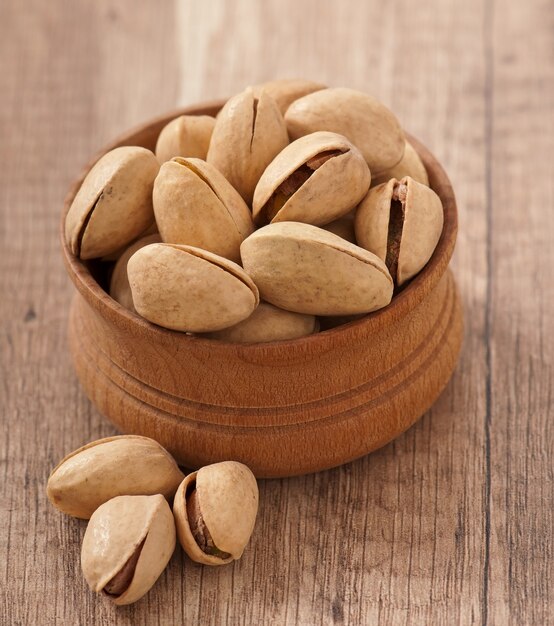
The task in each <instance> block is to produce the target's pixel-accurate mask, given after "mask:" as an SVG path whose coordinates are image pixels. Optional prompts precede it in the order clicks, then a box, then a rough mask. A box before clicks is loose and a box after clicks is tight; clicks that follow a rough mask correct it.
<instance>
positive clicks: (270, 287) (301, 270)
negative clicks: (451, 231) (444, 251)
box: [241, 222, 393, 315]
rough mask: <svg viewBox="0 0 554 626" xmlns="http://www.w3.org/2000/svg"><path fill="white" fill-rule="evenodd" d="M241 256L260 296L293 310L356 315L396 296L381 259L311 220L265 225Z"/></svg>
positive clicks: (313, 313)
mask: <svg viewBox="0 0 554 626" xmlns="http://www.w3.org/2000/svg"><path fill="white" fill-rule="evenodd" d="M241 256H242V260H243V264H244V269H245V270H246V271H247V272H248V274H249V275H250V276H251V277H252V279H253V280H254V282H255V283H256V285H257V286H258V289H259V290H260V294H261V297H262V298H263V299H264V300H266V301H267V302H270V303H271V304H274V305H275V306H278V307H281V308H283V309H286V310H288V311H295V312H297V313H308V314H312V315H354V314H356V313H369V312H370V311H375V310H377V309H380V308H382V307H384V306H386V305H387V304H389V302H390V300H391V298H392V291H393V282H392V279H391V277H390V274H389V272H388V270H387V267H386V265H385V264H384V263H383V261H382V260H381V259H379V258H378V257H377V256H375V255H374V254H372V253H371V252H369V253H368V251H367V250H364V249H363V248H359V247H358V246H355V245H354V244H351V243H349V242H348V241H345V240H344V239H342V238H341V237H338V236H337V235H335V234H333V233H330V232H327V231H326V230H323V229H321V228H317V227H315V226H311V225H309V224H300V223H297V222H279V223H277V224H269V225H268V226H264V227H263V228H260V229H259V230H257V231H255V232H254V233H253V234H252V235H250V237H248V238H247V239H245V240H244V241H243V242H242V245H241Z"/></svg>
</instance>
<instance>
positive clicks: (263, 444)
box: [61, 102, 462, 477]
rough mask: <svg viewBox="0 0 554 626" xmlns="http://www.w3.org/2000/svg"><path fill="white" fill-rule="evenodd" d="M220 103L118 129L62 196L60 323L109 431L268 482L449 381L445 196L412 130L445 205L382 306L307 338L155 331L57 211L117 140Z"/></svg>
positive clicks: (440, 173)
mask: <svg viewBox="0 0 554 626" xmlns="http://www.w3.org/2000/svg"><path fill="white" fill-rule="evenodd" d="M221 104H222V103H221V102H217V103H210V104H206V105H201V106H197V107H191V108H188V109H183V110H180V111H175V112H173V113H172V114H169V115H166V116H164V117H162V118H158V119H156V120H154V121H153V122H149V123H147V124H145V125H143V126H141V127H139V128H137V129H135V130H134V131H131V132H129V133H127V134H126V135H124V136H122V137H121V138H120V139H119V140H117V141H116V142H114V143H113V144H112V145H110V146H108V147H107V148H106V149H105V150H103V151H102V152H101V153H100V154H99V155H97V157H96V158H95V159H94V160H93V161H91V163H90V165H89V167H87V168H86V170H85V171H84V172H83V174H82V175H81V176H80V177H79V179H78V180H77V181H76V183H75V184H74V185H73V187H72V189H71V191H70V192H69V194H68V196H67V198H66V201H65V205H64V210H63V215H62V233H61V240H62V248H63V255H64V260H65V265H66V268H67V271H68V273H69V275H70V277H71V279H72V281H73V283H74V284H75V286H76V288H77V294H76V295H75V297H74V299H73V303H72V307H71V313H70V321H69V339H70V348H71V352H72V355H73V359H74V363H75V368H76V370H77V375H78V377H79V379H80V381H81V384H82V385H83V387H84V389H85V391H86V393H87V395H88V396H89V398H90V399H91V400H92V402H93V403H94V404H95V405H96V406H97V407H98V409H99V410H100V411H101V412H102V413H103V414H104V415H106V416H107V417H108V418H109V419H110V421H111V422H112V423H113V424H114V425H115V426H116V427H117V428H118V429H119V430H121V431H122V432H126V433H134V434H141V435H146V436H149V437H153V438H154V439H156V440H157V441H159V442H160V443H161V444H162V445H164V446H165V447H166V448H167V449H168V450H170V451H171V452H172V453H173V454H174V455H175V457H176V459H177V460H178V461H179V463H181V464H182V465H184V466H186V467H199V466H201V465H206V464H208V463H213V462H216V461H221V460H228V459H233V460H238V461H242V462H244V463H246V464H247V465H248V466H249V467H251V469H252V471H253V472H254V473H255V474H256V476H258V477H276V476H292V475H296V474H303V473H308V472H314V471H318V470H322V469H327V468H330V467H333V466H336V465H340V464H342V463H346V462H347V461H351V460H353V459H355V458H358V457H360V456H363V455H365V454H367V453H368V452H371V451H372V450H375V449H377V448H379V447H381V446H383V445H384V444H386V443H387V442H389V441H391V440H392V439H394V438H395V437H396V436H398V435H399V434H400V433H402V432H403V431H405V430H406V429H407V428H409V427H410V426H411V425H412V424H413V423H414V422H415V421H416V420H417V419H418V418H419V417H420V416H421V415H422V414H423V413H424V412H425V411H426V410H427V409H428V408H429V407H430V406H431V405H432V404H433V402H434V401H435V399H436V398H437V396H438V395H439V394H440V392H441V391H442V389H443V388H444V386H445V385H446V383H447V382H448V380H449V378H450V376H451V374H452V371H453V369H454V366H455V364H456V361H457V357H458V354H459V351H460V345H461V339H462V311H461V306H460V299H459V296H458V293H457V290H456V286H455V283H454V279H453V277H452V274H451V272H450V271H449V270H448V263H449V261H450V257H451V255H452V252H453V249H454V244H455V240H456V232H457V210H456V201H455V198H454V193H453V190H452V187H451V185H450V182H449V180H448V177H447V176H446V173H445V172H444V170H443V169H442V167H441V166H440V164H439V163H438V162H437V160H436V159H435V158H434V157H433V155H432V154H431V153H430V152H429V151H428V150H427V149H426V148H425V147H424V146H422V145H421V144H420V143H419V142H418V141H417V140H415V139H414V138H412V137H410V141H411V142H412V143H413V145H414V146H415V148H416V149H417V151H418V152H419V154H420V156H421V158H422V159H423V162H424V164H425V166H426V168H427V171H428V173H429V179H430V184H431V186H432V188H433V189H434V190H435V191H436V192H437V193H438V194H439V196H440V197H441V200H442V203H443V206H444V212H445V222H444V230H443V233H442V236H441V239H440V241H439V243H438V246H437V248H436V250H435V253H434V255H433V257H432V258H431V260H430V261H429V263H428V264H427V266H426V267H425V268H424V270H423V271H422V272H421V273H420V274H419V275H418V276H417V277H416V278H415V279H414V280H412V281H411V282H410V283H409V284H408V285H407V286H406V287H405V288H404V289H403V290H402V291H401V292H400V293H399V294H398V295H396V296H395V298H394V299H393V302H392V303H391V304H390V305H389V306H388V307H386V308H385V309H382V310H380V311H377V312H375V313H372V314H370V315H367V316H366V317H364V318H363V319H360V320H358V321H356V322H352V323H350V324H346V325H343V326H340V327H337V328H334V329H332V330H327V331H325V332H322V333H319V334H316V335H312V336H310V337H305V338H302V339H297V340H294V341H280V342H275V343H265V344H253V345H237V344H229V343H224V342H218V341H213V340H208V339H203V338H199V337H191V336H188V335H185V334H183V333H179V332H175V331H170V330H166V329H164V328H160V327H159V326H156V325H154V324H151V323H149V322H147V321H146V320H144V319H142V318H140V317H139V316H137V315H134V314H133V313H131V312H129V311H127V310H126V309H124V308H123V307H121V306H120V305H119V304H118V303H117V302H115V301H114V300H113V299H112V298H111V297H110V296H109V295H108V294H107V293H106V292H105V291H104V290H103V289H102V287H101V286H100V285H99V283H98V282H97V281H96V280H95V278H94V277H93V275H92V274H91V272H90V270H89V268H88V267H87V265H86V264H85V263H83V262H82V261H80V260H79V259H78V258H76V257H75V256H74V255H73V254H71V252H70V251H69V249H68V247H67V245H66V243H65V238H64V236H63V221H64V219H65V215H66V213H67V211H68V209H69V206H70V204H71V202H72V200H73V197H74V195H75V193H76V191H77V189H78V188H79V186H80V184H81V182H82V180H83V178H84V176H85V174H86V172H87V171H88V169H90V166H91V165H92V164H93V163H94V162H95V161H96V159H97V158H98V157H99V156H101V154H103V153H104V152H106V151H107V150H110V149H112V148H114V147H116V146H119V145H141V146H144V147H146V148H150V149H153V148H154V146H155V142H156V139H157V136H158V134H159V132H160V130H161V129H162V128H163V126H164V125H165V124H166V123H167V122H168V121H169V120H171V119H172V118H174V117H175V116H177V115H181V114H183V113H188V114H212V115H213V114H215V113H216V112H217V110H218V109H219V108H220V106H221Z"/></svg>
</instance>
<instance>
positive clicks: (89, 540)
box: [81, 495, 175, 604]
mask: <svg viewBox="0 0 554 626" xmlns="http://www.w3.org/2000/svg"><path fill="white" fill-rule="evenodd" d="M174 550H175V523H174V521H173V515H172V513H171V509H170V507H169V505H168V503H167V501H166V499H165V498H164V497H163V496H162V495H151V496H117V497H115V498H112V499H111V500H109V501H108V502H106V503H105V504H103V505H102V506H100V507H99V508H98V509H96V511H95V512H94V513H93V515H92V517H91V518H90V522H89V524H88V526H87V530H86V532H85V536H84V538H83V545H82V548H81V567H82V569H83V574H84V576H85V580H86V581H87V583H88V585H89V587H90V588H91V589H92V590H93V591H95V592H96V593H102V594H104V595H105V596H106V597H108V598H109V599H110V600H112V601H113V602H114V603H115V604H131V603H132V602H136V601H137V600H139V599H140V598H141V597H142V596H143V595H144V594H145V593H147V592H148V591H149V590H150V588H151V587H152V586H153V585H154V583H155V582H156V580H158V578H159V576H160V574H161V573H162V572H163V570H164V569H165V566H166V565H167V563H168V562H169V559H170V558H171V555H172V554H173V551H174Z"/></svg>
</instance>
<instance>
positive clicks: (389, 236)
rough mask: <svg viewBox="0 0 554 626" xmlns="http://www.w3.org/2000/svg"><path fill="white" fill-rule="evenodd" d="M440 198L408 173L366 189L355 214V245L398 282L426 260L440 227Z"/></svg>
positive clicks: (438, 234)
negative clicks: (375, 258) (374, 259)
mask: <svg viewBox="0 0 554 626" xmlns="http://www.w3.org/2000/svg"><path fill="white" fill-rule="evenodd" d="M443 220H444V216H443V208H442V203H441V200H440V198H439V197H438V196H437V194H436V193H435V192H434V191H433V190H432V189H431V188H430V187H427V186H426V185H422V184H421V183H418V182H416V181H415V180H413V179H412V178H410V177H409V176H407V177H405V178H403V179H402V180H400V181H399V180H397V179H396V178H392V179H391V180H389V181H388V182H387V183H382V184H381V185H378V186H377V187H373V189H370V191H369V193H368V194H367V196H366V197H365V198H364V200H363V201H362V203H361V204H360V206H359V207H358V211H357V213H356V220H355V230H356V239H357V241H358V244H359V245H360V246H362V247H363V248H365V249H366V250H370V251H371V252H373V253H374V254H376V255H377V256H378V257H379V258H380V259H382V260H384V261H385V262H386V265H387V267H388V268H389V271H390V273H391V275H392V277H393V279H394V281H395V284H397V285H402V284H403V283H405V282H406V281H407V280H409V279H410V278H413V277H414V276H415V275H416V274H417V273H418V272H419V271H420V270H421V269H422V268H423V267H424V266H425V264H426V263H427V261H429V259H430V258H431V255H432V254H433V252H434V250H435V247H436V245H437V243H438V241H439V239H440V236H441V233H442V227H443Z"/></svg>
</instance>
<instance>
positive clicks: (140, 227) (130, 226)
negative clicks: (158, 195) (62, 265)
mask: <svg viewBox="0 0 554 626" xmlns="http://www.w3.org/2000/svg"><path fill="white" fill-rule="evenodd" d="M159 167H160V166H159V163H158V160H157V159H156V157H155V156H154V154H153V153H152V152H150V150H147V149H146V148H140V147H138V146H124V147H122V148H115V149H114V150H111V151H110V152H108V153H107V154H105V155H104V156H103V157H101V158H100V159H99V161H97V162H96V164H95V165H94V166H93V167H92V169H91V170H90V172H89V173H88V174H87V175H86V178H85V180H84V181H83V184H82V185H81V187H80V189H79V191H78V192H77V195H76V196H75V198H74V200H73V203H72V204H71V207H70V208H69V211H68V213H67V216H66V218H65V239H66V241H67V245H68V246H69V249H70V250H71V252H72V253H73V254H74V255H75V256H78V257H80V258H81V259H94V258H97V257H101V256H105V255H108V254H111V253H112V252H115V251H116V250H118V249H119V248H122V247H123V246H125V245H126V244H128V243H130V242H131V241H133V239H135V238H136V237H138V236H139V235H140V234H141V233H142V232H143V231H144V230H146V228H148V226H150V224H151V223H152V221H153V219H154V213H153V209H152V187H153V185H154V179H155V178H156V174H157V173H158V169H159Z"/></svg>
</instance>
